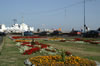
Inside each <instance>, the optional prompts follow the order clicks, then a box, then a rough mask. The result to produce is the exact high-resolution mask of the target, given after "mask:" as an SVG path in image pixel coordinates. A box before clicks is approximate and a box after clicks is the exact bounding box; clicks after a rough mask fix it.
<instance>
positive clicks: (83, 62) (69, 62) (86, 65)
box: [25, 55, 96, 66]
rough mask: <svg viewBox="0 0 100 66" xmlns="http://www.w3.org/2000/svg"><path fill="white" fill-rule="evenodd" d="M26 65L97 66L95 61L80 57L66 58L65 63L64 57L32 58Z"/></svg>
mask: <svg viewBox="0 0 100 66" xmlns="http://www.w3.org/2000/svg"><path fill="white" fill-rule="evenodd" d="M27 61H28V62H27ZM25 64H28V65H30V66H31V65H36V66H41V65H42V66H96V63H95V62H94V61H92V60H88V59H84V58H80V57H78V56H66V57H65V61H62V56H60V55H55V56H51V55H50V56H36V57H31V58H29V59H28V60H26V61H25Z"/></svg>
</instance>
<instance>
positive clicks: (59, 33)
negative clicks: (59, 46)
mask: <svg viewBox="0 0 100 66" xmlns="http://www.w3.org/2000/svg"><path fill="white" fill-rule="evenodd" d="M61 34H62V32H61V31H58V30H56V31H53V32H52V33H50V35H51V36H54V35H61Z"/></svg>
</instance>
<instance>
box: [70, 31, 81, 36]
mask: <svg viewBox="0 0 100 66" xmlns="http://www.w3.org/2000/svg"><path fill="white" fill-rule="evenodd" d="M81 34H82V32H81V31H79V30H74V31H71V32H70V33H69V35H70V36H77V35H78V36H80V35H81Z"/></svg>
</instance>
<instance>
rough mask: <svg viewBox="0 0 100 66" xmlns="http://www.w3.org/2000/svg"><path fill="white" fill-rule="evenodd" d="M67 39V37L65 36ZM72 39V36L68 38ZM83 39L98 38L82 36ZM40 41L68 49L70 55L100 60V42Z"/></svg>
mask: <svg viewBox="0 0 100 66" xmlns="http://www.w3.org/2000/svg"><path fill="white" fill-rule="evenodd" d="M66 39H68V38H66ZM69 39H73V38H69ZM83 39H85V40H86V39H87V40H89V39H91V40H99V41H100V38H83ZM40 42H41V43H46V44H49V45H51V46H53V47H55V48H58V49H64V50H66V51H70V52H71V53H72V55H75V56H80V57H83V58H88V59H91V60H96V61H99V62H100V44H99V45H93V44H89V43H75V42H59V41H43V40H40Z"/></svg>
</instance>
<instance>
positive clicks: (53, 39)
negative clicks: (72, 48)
mask: <svg viewBox="0 0 100 66" xmlns="http://www.w3.org/2000/svg"><path fill="white" fill-rule="evenodd" d="M48 40H51V41H59V40H65V39H64V38H58V37H53V38H49V39H48Z"/></svg>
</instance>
